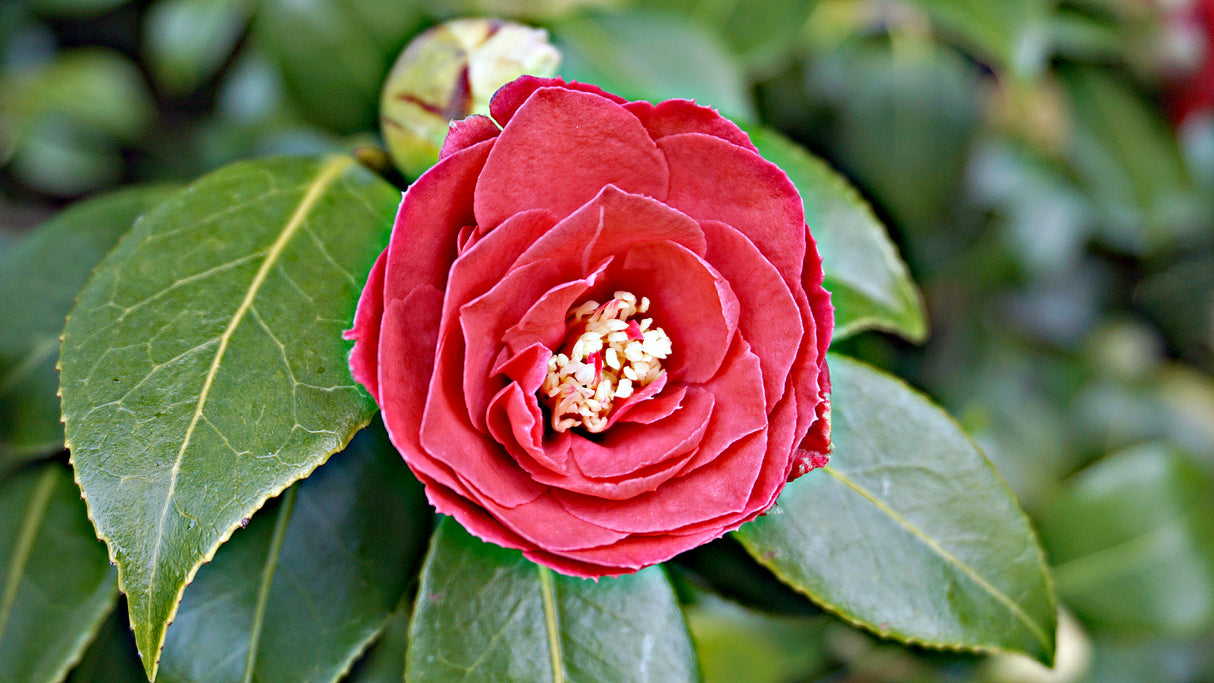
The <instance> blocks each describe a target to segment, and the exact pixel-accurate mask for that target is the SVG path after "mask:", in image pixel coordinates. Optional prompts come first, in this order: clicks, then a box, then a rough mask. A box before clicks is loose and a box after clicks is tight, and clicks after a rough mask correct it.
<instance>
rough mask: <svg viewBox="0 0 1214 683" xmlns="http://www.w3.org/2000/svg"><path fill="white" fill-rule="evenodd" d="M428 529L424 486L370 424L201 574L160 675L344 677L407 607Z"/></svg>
mask: <svg viewBox="0 0 1214 683" xmlns="http://www.w3.org/2000/svg"><path fill="white" fill-rule="evenodd" d="M431 524H432V519H431V514H430V512H429V506H428V505H427V503H426V501H425V497H424V496H423V495H422V490H421V485H420V484H418V482H417V480H416V479H414V478H413V475H412V474H410V473H409V469H408V467H406V466H405V463H404V461H403V460H401V457H400V455H399V454H398V453H397V452H396V450H395V449H394V448H392V445H391V444H390V443H388V437H387V435H386V434H385V433H384V430H383V427H382V426H380V424H379V423H378V422H376V423H374V424H373V426H372V427H369V428H367V429H366V430H363V431H362V432H360V433H359V435H358V436H357V437H355V438H354V440H353V441H351V442H350V446H349V447H348V448H346V450H344V451H342V452H341V453H340V454H338V455H335V456H333V457H332V458H331V459H330V460H329V462H328V463H327V464H326V465H325V466H324V467H322V468H321V469H319V470H318V471H317V472H316V473H315V474H313V475H312V476H311V477H309V478H308V479H307V480H305V481H302V482H300V483H298V484H296V485H295V486H293V487H291V488H290V489H288V490H287V492H286V493H285V494H283V496H282V499H281V500H276V501H273V502H272V503H270V504H267V505H266V506H265V508H263V509H262V510H261V511H260V512H259V513H258V514H257V515H256V516H254V517H253V519H252V521H251V522H250V524H249V526H248V528H247V529H245V530H243V531H239V532H237V533H236V534H235V535H234V536H233V537H232V539H231V540H229V541H228V542H227V543H225V544H224V546H223V547H222V548H220V549H219V552H218V553H216V555H215V559H214V560H213V561H212V562H210V563H209V564H207V565H206V566H205V567H203V568H202V569H200V570H199V572H198V576H197V578H196V579H195V580H194V582H193V583H192V584H190V586H189V588H188V589H186V592H185V596H184V597H183V598H182V600H181V608H180V609H179V610H178V612H177V618H176V619H175V620H174V621H173V625H172V627H171V628H169V631H168V637H167V638H166V640H165V646H164V653H163V656H162V657H161V664H160V679H161V680H163V681H169V682H174V681H182V682H186V681H199V682H202V681H205V682H207V683H212V682H214V683H220V682H222V681H237V682H241V681H249V680H258V681H295V682H298V683H304V682H305V681H334V680H336V679H337V678H338V677H339V676H340V675H341V674H342V673H344V672H345V671H346V670H347V669H348V668H349V667H350V664H351V663H352V662H353V661H354V659H355V657H356V656H357V655H358V654H359V653H360V652H362V650H363V649H364V648H365V647H366V646H367V644H368V642H369V641H370V640H371V639H372V638H374V637H375V635H376V634H377V633H379V630H380V629H381V628H382V627H383V625H384V622H385V621H386V620H387V618H388V616H389V614H390V613H391V612H392V610H393V609H394V608H395V607H396V605H397V604H398V603H399V602H400V598H401V594H402V593H403V592H404V590H405V587H406V586H407V584H408V583H409V581H410V580H411V579H412V578H413V577H414V576H415V575H416V571H417V568H418V566H419V565H420V564H421V558H422V552H423V551H424V549H425V544H426V539H427V537H428V534H429V531H430V527H431ZM321 634H323V637H318V636H320V635H321ZM303 645H306V647H301V646H303ZM402 661H403V660H402ZM398 680H399V679H398Z"/></svg>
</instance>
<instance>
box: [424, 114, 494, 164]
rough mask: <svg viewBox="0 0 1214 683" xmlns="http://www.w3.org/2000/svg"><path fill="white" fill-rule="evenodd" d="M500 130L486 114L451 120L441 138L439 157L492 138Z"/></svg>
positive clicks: (445, 156)
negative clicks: (444, 135) (441, 146)
mask: <svg viewBox="0 0 1214 683" xmlns="http://www.w3.org/2000/svg"><path fill="white" fill-rule="evenodd" d="M500 132H502V129H501V128H498V127H497V124H496V123H494V122H493V119H491V118H489V117H488V116H480V115H475V116H469V117H468V118H466V119H462V120H460V121H452V122H451V129H450V130H448V131H447V137H446V138H444V139H443V148H442V149H441V150H439V152H438V158H439V159H445V158H447V157H449V156H451V155H452V154H455V153H456V152H458V151H460V150H461V149H464V148H466V147H471V146H473V145H475V144H476V143H478V142H484V141H485V140H492V139H493V138H495V137H497V134H498V133H500Z"/></svg>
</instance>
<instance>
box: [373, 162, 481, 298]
mask: <svg viewBox="0 0 1214 683" xmlns="http://www.w3.org/2000/svg"><path fill="white" fill-rule="evenodd" d="M492 148H493V142H492V141H486V142H482V143H479V144H477V145H473V146H472V147H469V148H467V149H464V150H461V151H459V152H457V153H455V154H452V155H451V156H449V157H447V158H446V159H443V160H442V161H440V162H438V163H437V164H435V165H434V166H432V167H431V168H430V170H428V171H426V172H425V173H423V174H422V175H421V177H420V178H418V179H417V182H415V183H413V185H411V186H410V187H409V189H408V190H407V191H406V192H405V196H404V199H403V200H402V201H401V204H400V210H399V211H397V213H396V224H395V225H394V226H393V228H392V238H391V241H389V243H388V256H387V266H386V267H387V270H386V272H385V273H384V283H385V284H384V298H385V300H387V301H391V300H393V299H402V298H404V297H406V296H408V295H409V292H411V291H413V288H414V287H418V286H420V285H430V286H433V287H437V288H438V289H439V290H443V289H444V288H445V285H446V283H447V271H448V269H449V268H450V267H451V262H452V261H454V260H455V256H456V242H457V237H458V235H459V232H460V229H461V228H463V227H464V226H465V225H469V224H470V223H472V222H473V221H474V220H475V217H474V216H473V214H472V202H473V188H474V186H475V184H476V179H477V177H478V176H479V175H480V173H481V167H482V166H483V165H484V163H485V159H486V158H488V156H489V151H490V150H491V149H492Z"/></svg>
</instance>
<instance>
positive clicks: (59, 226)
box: [0, 187, 169, 472]
mask: <svg viewBox="0 0 1214 683" xmlns="http://www.w3.org/2000/svg"><path fill="white" fill-rule="evenodd" d="M168 194H169V189H168V188H166V187H149V188H139V189H133V190H126V191H123V192H117V193H115V194H112V195H108V196H105V197H101V198H99V199H93V200H90V201H87V202H83V203H80V204H77V205H75V206H73V207H72V208H70V209H68V210H66V211H64V212H62V213H60V214H59V215H58V216H56V217H54V218H52V219H51V220H49V221H47V222H46V223H45V224H43V225H42V226H40V227H39V228H38V229H37V230H36V231H35V232H33V233H31V234H30V235H29V236H28V237H26V238H25V239H23V240H22V241H20V242H19V243H17V245H16V246H14V247H13V248H12V249H10V250H7V251H5V252H4V254H3V258H0V311H4V312H5V319H4V324H3V325H0V472H2V471H4V470H5V469H6V468H7V467H9V466H11V465H12V464H14V463H17V462H21V461H23V460H28V459H32V458H37V457H40V456H43V455H47V454H51V453H57V452H58V451H60V450H62V448H63V425H62V424H61V423H60V422H59V373H58V372H56V371H55V361H56V360H57V358H58V355H59V334H60V333H61V332H62V331H63V321H64V319H65V318H66V317H67V314H68V311H70V310H71V309H72V304H74V303H75V302H76V294H78V293H79V292H80V288H81V287H83V286H84V283H85V280H87V279H88V276H89V273H90V272H92V270H93V266H95V265H97V263H99V262H100V261H101V258H102V257H103V256H105V254H106V252H108V251H109V250H110V249H111V248H113V246H114V244H115V243H117V242H118V238H119V237H121V236H122V235H123V234H124V233H126V232H127V231H128V230H130V229H131V224H132V223H134V222H135V219H136V218H138V217H139V216H140V214H142V213H143V212H145V211H147V210H148V209H150V208H152V207H153V206H155V205H156V204H159V203H160V201H161V200H162V199H164V198H165V197H167V196H168ZM63 264H70V267H67V268H64V267H63Z"/></svg>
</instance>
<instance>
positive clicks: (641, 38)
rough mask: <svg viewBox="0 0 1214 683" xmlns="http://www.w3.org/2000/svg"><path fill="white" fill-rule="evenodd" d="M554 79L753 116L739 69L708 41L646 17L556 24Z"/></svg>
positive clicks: (674, 23) (684, 26)
mask: <svg viewBox="0 0 1214 683" xmlns="http://www.w3.org/2000/svg"><path fill="white" fill-rule="evenodd" d="M551 33H552V41H553V42H554V43H555V44H556V46H557V47H558V48H560V50H561V55H562V62H561V69H560V75H561V76H563V77H564V78H566V79H570V80H577V81H584V82H586V83H594V84H595V85H597V86H599V87H600V88H603V89H605V90H607V91H609V92H613V93H616V94H617V95H620V96H621V97H625V98H628V99H633V100H652V101H655V102H656V101H660V100H667V99H672V98H684V99H694V100H696V101H698V102H699V103H700V104H705V105H710V106H712V107H715V108H717V109H720V110H721V111H722V112H724V113H726V114H729V115H731V116H737V117H741V118H743V119H754V118H755V114H754V104H753V103H752V101H751V97H750V93H749V90H748V87H747V84H746V81H745V80H744V79H743V78H742V73H741V70H740V69H739V68H738V67H737V65H736V64H735V63H734V61H733V60H732V59H731V58H730V57H729V55H728V54H727V53H726V51H725V49H724V47H723V46H722V45H720V44H719V43H718V42H717V40H716V38H715V36H713V35H712V34H710V33H708V32H707V31H704V30H702V29H700V28H699V27H697V26H694V25H692V24H688V23H687V22H686V21H682V20H680V19H678V18H677V17H674V16H671V15H666V14H661V13H649V12H632V13H620V14H601V15H583V16H579V17H576V18H573V19H568V20H565V21H562V22H560V23H558V24H555V25H554V26H552V28H551Z"/></svg>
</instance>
